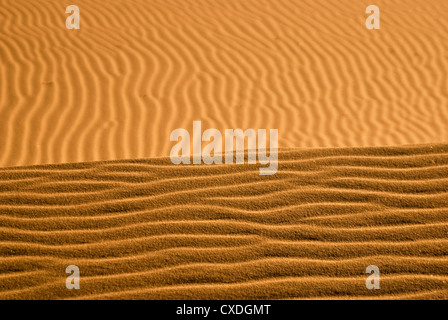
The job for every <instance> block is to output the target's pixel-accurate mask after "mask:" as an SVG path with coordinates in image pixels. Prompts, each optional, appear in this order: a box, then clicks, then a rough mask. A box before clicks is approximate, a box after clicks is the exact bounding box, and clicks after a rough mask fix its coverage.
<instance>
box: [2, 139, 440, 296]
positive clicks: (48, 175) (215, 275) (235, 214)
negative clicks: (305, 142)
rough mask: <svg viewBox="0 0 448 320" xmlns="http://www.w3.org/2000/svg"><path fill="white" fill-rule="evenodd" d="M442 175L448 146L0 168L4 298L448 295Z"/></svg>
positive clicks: (315, 150) (290, 152)
mask: <svg viewBox="0 0 448 320" xmlns="http://www.w3.org/2000/svg"><path fill="white" fill-rule="evenodd" d="M447 177H448V145H424V146H406V147H382V148H336V149H325V148H323V149H311V150H299V149H284V150H281V151H280V152H279V171H278V172H277V173H276V174H275V175H273V176H260V175H259V171H258V165H211V166H210V165H189V166H183V165H180V166H175V165H172V164H171V162H170V160H169V159H167V158H154V159H148V160H144V159H143V160H123V161H108V162H91V163H78V164H63V165H40V166H29V167H13V168H3V169H0V190H1V192H0V226H1V227H0V299H49V298H51V299H57V298H61V299H72V298H73V299H97V298H113V299H123V298H128V299H134V298H135V299H142V298H149V299H159V298H160V299H161V298H164V299H303V298H313V299H332V298H342V299H353V298H358V299H364V298H384V299H394V298H399V299H447V298H448V269H447V268H446V266H447V264H448V256H447V253H448V237H447V235H448V178H447ZM68 265H77V266H79V268H80V272H81V283H80V285H81V289H80V290H67V289H66V287H65V280H66V276H67V275H66V274H65V268H66V267H67V266H68ZM369 265H377V266H378V267H379V268H380V271H381V289H380V290H367V289H366V287H365V281H366V278H367V275H366V274H365V270H366V267H367V266H369Z"/></svg>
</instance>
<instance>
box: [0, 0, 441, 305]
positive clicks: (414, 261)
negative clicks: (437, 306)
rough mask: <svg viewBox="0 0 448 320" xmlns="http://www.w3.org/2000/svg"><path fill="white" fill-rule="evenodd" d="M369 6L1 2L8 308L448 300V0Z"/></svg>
mask: <svg viewBox="0 0 448 320" xmlns="http://www.w3.org/2000/svg"><path fill="white" fill-rule="evenodd" d="M75 2H76V3H75ZM72 4H76V5H77V6H79V8H80V13H81V28H80V30H67V29H66V27H65V19H66V18H67V16H68V14H66V13H65V8H66V7H67V6H68V5H72ZM370 4H372V3H371V1H367V0H356V1H353V0H338V1H336V0H300V1H299V0H244V1H241V0H220V1H217V0H194V1H193V0H108V1H104V0H102V1H99V0H76V1H72V0H33V1H31V0H9V1H8V0H0V299H377V298H378V299H448V267H447V266H448V144H447V143H448V82H447V79H448V78H447V75H448V24H447V21H448V1H446V0H433V1H430V2H428V1H427V0H412V1H409V0H394V1H383V0H378V1H375V4H376V5H377V6H379V7H380V9H381V29H380V30H374V31H372V30H367V29H366V27H365V19H366V16H367V15H366V14H365V9H366V7H367V6H368V5H370ZM195 120H200V121H202V126H203V129H204V130H205V129H208V128H216V129H218V130H220V131H221V132H224V129H236V128H241V129H243V130H245V129H248V128H252V129H255V130H257V129H268V130H269V129H278V132H279V136H278V139H279V147H280V151H279V155H278V157H279V168H278V172H277V173H276V174H274V175H272V176H260V175H259V165H258V164H257V165H248V164H244V165H205V164H200V165H173V164H172V162H171V161H170V159H169V158H168V156H169V154H170V149H171V148H172V146H173V145H174V143H173V142H170V133H171V132H172V131H173V130H174V129H177V128H185V129H187V130H189V131H191V128H192V123H193V121H195ZM69 265H76V266H78V267H79V269H80V272H81V282H80V285H81V288H80V289H79V290H67V288H66V278H67V276H68V275H67V274H66V273H65V270H66V267H67V266H69ZM369 265H375V266H378V267H379V269H380V271H381V289H380V290H367V289H366V284H365V283H366V279H367V276H368V275H367V274H366V268H367V266H369Z"/></svg>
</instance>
